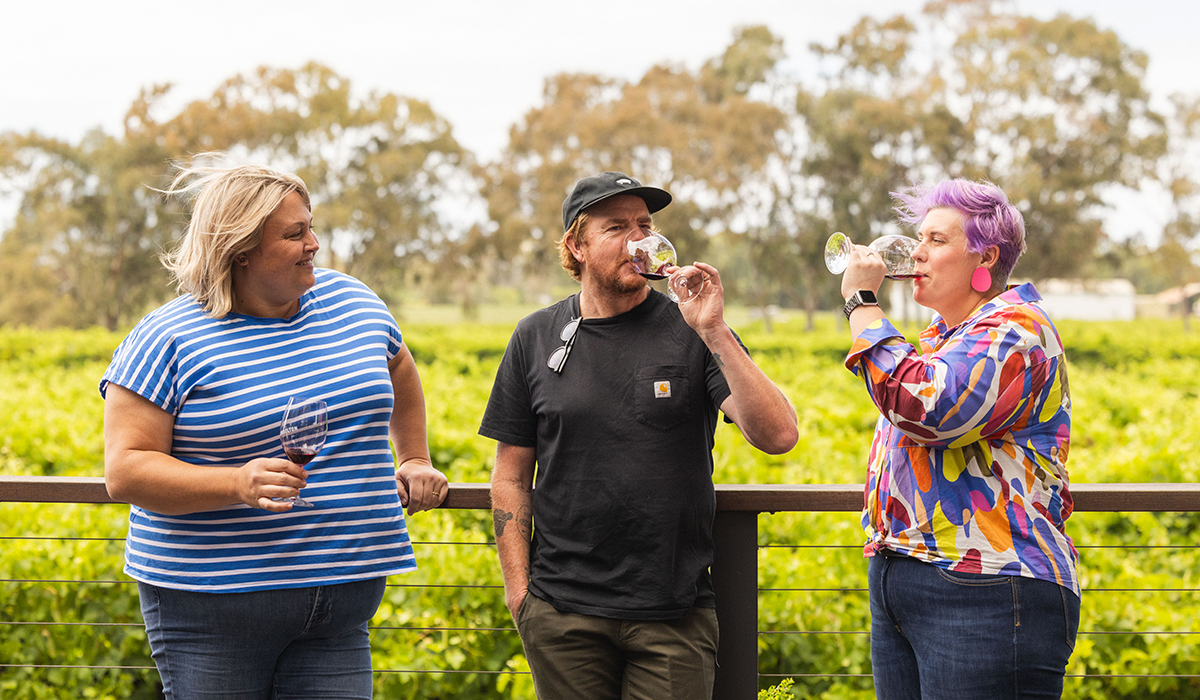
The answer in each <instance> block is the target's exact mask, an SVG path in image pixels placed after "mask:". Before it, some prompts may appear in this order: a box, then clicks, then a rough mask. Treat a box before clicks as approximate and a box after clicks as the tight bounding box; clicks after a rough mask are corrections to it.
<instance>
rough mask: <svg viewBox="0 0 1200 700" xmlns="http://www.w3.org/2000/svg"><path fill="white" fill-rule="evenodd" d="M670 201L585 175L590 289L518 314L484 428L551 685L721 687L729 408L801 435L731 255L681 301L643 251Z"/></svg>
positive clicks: (510, 571) (527, 611)
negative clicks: (754, 333)
mask: <svg viewBox="0 0 1200 700" xmlns="http://www.w3.org/2000/svg"><path fill="white" fill-rule="evenodd" d="M670 202H671V195H670V194H668V193H667V192H666V191H664V190H661V189H659V188H656V187H645V186H642V185H641V184H640V183H639V182H637V181H636V180H634V179H633V178H630V177H628V176H626V175H623V174H621V173H614V172H606V173H602V174H600V175H596V176H593V177H589V178H585V179H583V180H580V181H579V182H578V183H577V184H576V186H575V188H574V190H573V191H572V192H571V194H570V196H568V197H567V199H566V201H565V202H563V229H564V231H565V234H564V236H563V238H562V240H561V241H560V242H559V254H560V256H561V258H562V262H563V267H564V268H565V269H567V270H568V271H569V272H570V273H571V275H572V276H573V277H574V278H575V279H577V280H579V282H580V284H581V290H580V292H579V293H578V294H576V295H573V296H571V297H569V298H567V299H564V300H563V301H561V302H559V303H557V304H555V305H553V306H551V307H549V308H546V309H542V310H541V311H538V312H536V313H534V314H532V315H530V316H528V317H527V318H525V319H523V320H522V321H521V322H520V323H519V324H518V325H517V329H516V331H515V332H514V333H513V337H512V340H511V341H510V342H509V345H508V349H507V350H506V351H505V354H504V359H503V360H502V361H501V364H500V368H499V370H498V371H497V374H496V382H495V385H494V387H493V389H492V394H491V397H490V399H489V401H488V406H487V410H486V412H485V414H484V417H483V424H482V427H481V428H480V431H479V432H480V434H482V435H484V436H486V437H490V438H493V439H495V440H497V441H498V442H499V444H498V446H497V449H496V467H495V470H494V471H493V473H492V507H493V518H494V522H495V530H496V545H497V548H498V550H499V554H500V564H501V568H502V570H503V572H504V589H505V598H506V602H507V604H508V608H509V611H510V612H511V613H512V615H513V618H514V619H515V620H516V622H517V628H518V630H519V631H520V634H521V640H522V642H523V644H524V647H525V655H526V657H527V658H528V660H529V665H530V668H531V669H532V671H533V679H534V685H535V687H536V689H537V693H538V697H539V698H541V700H555V699H557V698H568V697H571V698H588V699H589V700H594V699H601V700H603V699H607V698H612V699H613V700H618V699H621V698H653V700H668V699H672V698H703V699H707V698H710V697H711V695H712V685H713V676H714V671H715V667H716V650H717V622H716V612H715V610H714V607H715V600H714V597H713V589H712V579H711V577H710V575H709V566H710V565H711V564H712V559H713V543H712V521H713V517H714V514H715V508H716V498H715V494H714V491H713V482H712V471H713V463H712V447H713V434H714V431H715V430H716V425H717V418H718V411H720V412H723V413H724V414H725V416H726V418H727V420H730V421H732V422H733V423H735V424H737V426H738V427H739V428H740V429H741V430H742V433H743V434H744V435H745V437H746V439H747V440H748V441H749V442H750V444H752V445H754V446H755V447H757V448H759V449H761V450H763V451H765V452H769V453H772V454H780V453H783V452H786V451H788V450H790V449H791V448H792V447H793V446H794V445H795V444H796V439H797V429H796V412H795V410H794V409H793V408H792V406H791V404H790V403H789V402H788V401H787V399H786V397H784V395H783V393H782V392H780V391H779V389H778V388H777V387H776V386H775V385H774V384H773V383H772V382H771V380H770V379H768V378H767V377H766V375H764V374H763V373H762V371H761V370H759V369H758V367H757V366H756V365H755V364H754V362H753V361H752V360H751V359H750V356H749V354H748V353H747V352H746V351H745V348H744V347H743V346H742V344H741V341H740V340H739V339H738V338H737V336H736V335H735V334H734V333H733V332H732V331H731V330H730V329H729V327H728V326H726V325H725V321H724V291H723V289H722V287H721V279H720V276H719V275H718V273H717V270H716V269H714V268H713V267H711V266H709V265H705V264H703V263H696V264H695V266H694V267H689V268H685V269H684V270H683V271H681V273H680V274H681V275H691V276H692V279H693V280H694V281H696V282H697V283H699V282H700V281H702V284H700V286H699V287H698V295H697V296H696V297H695V298H693V299H690V300H688V301H687V302H686V303H684V304H681V305H676V304H675V303H673V302H671V301H670V300H669V299H667V297H665V296H664V295H662V294H659V293H658V292H655V291H652V290H651V289H650V287H649V286H648V285H647V283H646V280H645V279H644V278H642V277H641V276H639V275H638V274H637V272H636V271H635V270H634V268H633V266H632V264H631V263H630V261H629V257H628V255H627V253H626V245H627V242H628V241H637V240H640V239H642V238H645V237H646V236H648V235H650V234H651V232H652V231H653V229H652V223H653V222H652V219H651V213H653V212H656V211H658V210H660V209H662V208H663V207H665V206H667V205H668V204H669V203H670ZM671 271H672V270H670V269H669V270H667V272H671ZM535 467H536V481H535V478H534V476H535ZM535 483H536V487H537V488H536V489H534V488H533V486H534V485H535Z"/></svg>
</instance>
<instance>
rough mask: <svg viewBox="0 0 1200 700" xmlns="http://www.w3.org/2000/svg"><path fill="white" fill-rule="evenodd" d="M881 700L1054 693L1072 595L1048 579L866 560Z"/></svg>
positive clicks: (1071, 626) (1071, 620)
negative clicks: (965, 571)
mask: <svg viewBox="0 0 1200 700" xmlns="http://www.w3.org/2000/svg"><path fill="white" fill-rule="evenodd" d="M867 577H868V582H869V588H870V596H871V665H872V667H873V673H874V676H875V693H876V697H878V698H879V700H941V699H942V698H945V699H947V700H949V699H950V698H953V699H954V700H974V699H979V700H983V699H989V700H990V699H991V698H997V699H999V698H1005V700H1011V699H1013V698H1059V697H1061V696H1062V687H1063V675H1064V674H1065V673H1066V666H1067V661H1068V660H1069V659H1070V657H1071V652H1072V651H1073V650H1074V648H1075V633H1076V632H1077V631H1078V629H1079V597H1078V596H1076V595H1075V593H1074V592H1072V591H1070V590H1068V589H1066V588H1063V587H1062V586H1059V585H1058V584H1055V583H1052V582H1050V581H1042V580H1039V579H1033V578H1026V577H1024V576H1004V575H997V574H965V573H957V572H954V571H947V570H945V569H940V568H938V567H936V566H934V565H932V564H927V563H925V562H922V561H918V560H916V559H913V558H912V557H907V556H902V555H895V554H889V555H887V556H885V555H883V554H879V555H876V556H874V557H872V558H871V559H870V563H869V565H868V567H867Z"/></svg>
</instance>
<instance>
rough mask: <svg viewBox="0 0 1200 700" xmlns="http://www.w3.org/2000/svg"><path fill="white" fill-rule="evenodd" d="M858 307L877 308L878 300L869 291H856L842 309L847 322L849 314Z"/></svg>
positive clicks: (873, 293)
mask: <svg viewBox="0 0 1200 700" xmlns="http://www.w3.org/2000/svg"><path fill="white" fill-rule="evenodd" d="M860 306H879V298H878V297H876V296H875V292H872V291H871V290H869V289H860V290H858V291H857V292H855V293H854V294H853V295H852V296H851V297H850V298H849V299H847V300H846V305H845V306H844V307H842V311H843V312H844V313H845V314H846V319H847V320H849V319H850V313H851V312H853V311H854V310H855V309H857V308H858V307H860Z"/></svg>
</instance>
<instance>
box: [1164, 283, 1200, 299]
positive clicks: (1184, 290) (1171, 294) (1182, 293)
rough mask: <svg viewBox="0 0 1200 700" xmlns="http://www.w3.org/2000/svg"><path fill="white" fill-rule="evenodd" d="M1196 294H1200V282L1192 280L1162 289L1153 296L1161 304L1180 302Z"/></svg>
mask: <svg viewBox="0 0 1200 700" xmlns="http://www.w3.org/2000/svg"><path fill="white" fill-rule="evenodd" d="M1197 294H1200V282H1193V283H1191V284H1185V285H1183V286H1182V287H1174V288H1172V289H1166V290H1163V291H1161V292H1159V293H1158V294H1156V295H1155V298H1157V299H1158V301H1160V302H1161V303H1163V304H1180V303H1183V301H1184V300H1185V299H1190V298H1192V297H1194V296H1196V295H1197Z"/></svg>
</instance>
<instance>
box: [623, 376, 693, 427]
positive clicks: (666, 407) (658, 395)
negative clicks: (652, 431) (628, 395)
mask: <svg viewBox="0 0 1200 700" xmlns="http://www.w3.org/2000/svg"><path fill="white" fill-rule="evenodd" d="M631 391H633V414H634V417H635V418H637V419H638V422H640V423H644V424H646V425H648V426H650V427H651V428H657V429H658V430H662V431H667V430H670V429H671V428H674V427H675V426H677V425H679V424H680V423H682V422H683V421H684V420H686V419H687V417H688V411H687V406H688V402H689V401H690V395H689V393H688V376H687V366H686V365H662V366H659V367H643V368H641V369H639V370H637V371H636V372H634V374H633V387H632V389H631Z"/></svg>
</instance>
